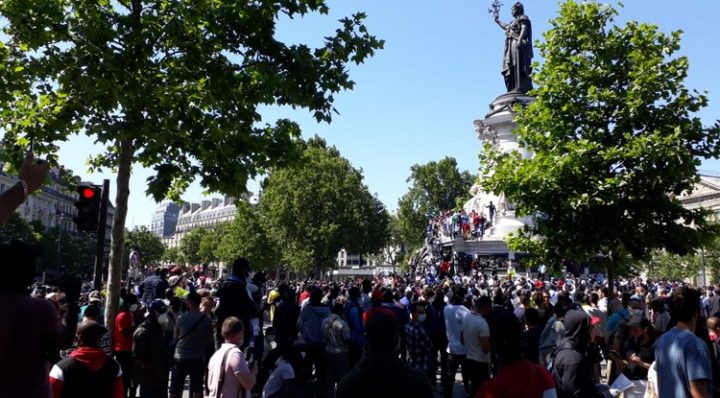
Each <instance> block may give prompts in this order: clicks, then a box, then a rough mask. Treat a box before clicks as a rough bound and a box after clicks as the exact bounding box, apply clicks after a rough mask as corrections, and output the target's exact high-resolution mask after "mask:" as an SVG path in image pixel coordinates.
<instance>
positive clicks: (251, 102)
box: [0, 0, 383, 200]
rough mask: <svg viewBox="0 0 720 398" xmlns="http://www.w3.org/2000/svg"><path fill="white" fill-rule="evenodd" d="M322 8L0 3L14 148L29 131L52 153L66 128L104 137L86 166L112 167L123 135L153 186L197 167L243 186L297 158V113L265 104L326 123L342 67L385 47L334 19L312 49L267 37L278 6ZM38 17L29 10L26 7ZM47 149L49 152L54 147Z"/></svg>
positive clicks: (165, 186) (213, 182)
mask: <svg viewBox="0 0 720 398" xmlns="http://www.w3.org/2000/svg"><path fill="white" fill-rule="evenodd" d="M315 12H317V13H321V14H327V12H328V7H327V5H326V4H325V2H324V1H317V0H291V1H265V2H250V3H248V2H236V1H224V2H222V1H221V2H219V1H215V0H197V1H192V2H178V1H170V0H158V1H142V0H128V1H118V2H111V1H100V2H67V1H63V0H51V1H42V2H26V1H20V0H8V1H3V2H2V3H0V15H2V17H3V19H4V20H5V23H4V24H3V35H2V40H1V41H0V60H2V63H1V65H2V66H1V67H0V80H2V81H3V93H2V94H0V114H1V115H2V118H0V120H2V128H3V130H4V132H5V136H4V138H3V142H4V144H5V147H6V149H7V150H8V155H9V157H10V158H11V159H13V160H14V161H15V163H18V164H19V162H20V160H21V157H22V152H23V150H24V149H25V148H26V147H27V144H28V142H29V138H30V137H34V138H35V143H36V144H35V148H36V150H37V151H39V152H41V153H54V152H55V151H56V149H57V146H56V145H57V142H58V141H65V140H67V138H68V136H69V135H71V134H87V135H91V136H94V137H95V138H96V139H97V142H98V143H100V144H102V145H105V146H106V147H107V150H106V152H104V153H101V154H98V155H96V156H94V157H93V158H92V159H91V161H90V164H91V168H92V169H98V168H102V167H106V168H115V167H117V166H118V164H117V162H118V161H119V160H120V159H119V149H120V146H119V143H120V142H121V141H125V142H131V147H132V151H131V152H132V157H131V161H132V162H133V163H134V162H138V163H140V164H142V165H143V166H146V167H151V168H153V169H154V170H155V172H156V174H155V175H154V176H152V177H151V178H150V179H149V181H148V189H147V192H148V194H150V195H152V196H153V197H154V198H155V199H156V200H161V199H163V198H165V197H166V196H169V197H171V198H175V199H177V198H178V197H179V195H180V194H181V193H182V191H183V190H184V189H185V188H186V187H187V186H188V184H189V183H190V181H192V180H193V179H194V177H195V176H197V175H199V176H200V179H201V181H200V182H201V184H202V185H203V186H204V187H207V188H208V189H209V190H210V191H220V192H225V193H228V194H235V195H236V196H239V195H240V194H242V193H244V191H245V185H246V181H247V179H248V177H249V176H250V177H253V176H256V175H258V174H259V173H262V172H264V171H265V170H267V169H268V168H269V167H272V166H275V165H278V164H283V163H286V162H287V160H291V159H292V158H293V156H292V155H293V154H294V153H295V149H296V147H295V145H294V144H295V143H296V142H297V140H298V139H299V136H300V131H299V128H298V126H297V124H296V123H293V122H291V121H289V120H278V121H277V122H275V123H274V124H273V125H271V124H262V123H261V122H262V118H261V115H260V114H259V113H258V109H257V107H258V106H259V105H267V104H280V105H290V106H293V107H301V108H305V109H308V110H309V111H310V112H311V113H312V114H313V115H314V116H315V118H316V119H317V120H319V121H330V120H331V117H332V114H333V112H334V111H335V109H334V107H333V103H334V96H333V94H334V93H337V92H339V91H341V90H346V89H351V88H353V86H354V82H353V81H352V80H351V79H350V77H349V74H348V68H347V65H348V64H350V63H355V64H359V63H362V62H363V61H364V60H365V59H367V58H368V57H370V56H372V55H373V54H374V52H375V51H376V50H378V49H380V48H382V46H383V42H382V41H381V40H378V39H377V38H376V37H374V36H372V35H370V34H369V33H368V31H367V29H366V28H365V26H364V25H363V20H364V18H365V15H364V14H363V13H357V14H355V15H353V16H351V17H348V18H342V19H341V20H340V21H339V22H340V27H339V28H338V29H337V31H336V32H334V34H331V35H329V36H327V37H326V38H325V42H324V44H323V45H321V46H320V47H318V48H314V49H313V48H309V47H308V46H306V45H302V44H285V43H283V42H281V41H278V40H277V39H276V38H275V33H276V29H275V25H276V23H277V20H278V17H279V16H280V15H286V16H289V17H291V18H294V17H303V16H305V15H307V14H309V13H315ZM29 16H32V17H29ZM52 159H53V161H55V159H54V158H52Z"/></svg>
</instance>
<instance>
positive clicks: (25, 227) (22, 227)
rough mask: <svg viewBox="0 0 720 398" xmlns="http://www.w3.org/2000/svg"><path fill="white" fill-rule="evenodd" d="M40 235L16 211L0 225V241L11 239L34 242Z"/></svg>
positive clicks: (5, 241) (4, 241)
mask: <svg viewBox="0 0 720 398" xmlns="http://www.w3.org/2000/svg"><path fill="white" fill-rule="evenodd" d="M40 237H41V235H40V234H39V233H38V232H37V231H35V230H34V229H33V227H32V226H31V225H30V224H28V222H27V221H25V220H24V219H23V218H22V217H20V215H18V214H17V213H15V214H13V215H12V216H10V218H9V219H8V221H7V222H6V223H5V224H2V225H0V243H8V242H10V241H13V240H21V241H23V242H29V243H36V242H37V241H38V240H40Z"/></svg>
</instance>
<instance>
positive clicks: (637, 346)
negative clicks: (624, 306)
mask: <svg viewBox="0 0 720 398" xmlns="http://www.w3.org/2000/svg"><path fill="white" fill-rule="evenodd" d="M627 327H628V333H629V335H630V336H631V337H630V338H629V339H628V340H627V341H626V342H625V344H624V346H623V356H622V358H620V360H619V361H618V362H619V363H620V364H621V366H620V371H622V372H623V374H624V375H625V376H626V377H627V378H628V379H629V380H630V381H631V382H632V384H633V386H632V387H631V388H630V389H629V390H626V391H624V392H623V394H624V395H623V398H643V397H644V395H645V390H646V389H647V380H648V369H650V365H652V363H653V362H654V361H655V333H654V329H653V328H652V325H651V324H650V321H649V320H647V319H646V318H645V317H643V316H642V315H640V314H636V315H633V317H632V318H631V319H630V320H629V321H628V323H627Z"/></svg>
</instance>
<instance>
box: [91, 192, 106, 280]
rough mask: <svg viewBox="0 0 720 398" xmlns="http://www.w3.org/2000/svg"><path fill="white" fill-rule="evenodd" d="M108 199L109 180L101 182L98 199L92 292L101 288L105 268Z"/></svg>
mask: <svg viewBox="0 0 720 398" xmlns="http://www.w3.org/2000/svg"><path fill="white" fill-rule="evenodd" d="M109 198H110V180H103V190H102V198H101V199H100V220H98V229H97V234H95V236H96V238H97V246H96V248H95V270H94V274H95V275H94V277H93V290H100V287H102V274H103V270H104V269H105V267H104V266H103V265H104V264H105V230H106V226H107V209H108V200H109Z"/></svg>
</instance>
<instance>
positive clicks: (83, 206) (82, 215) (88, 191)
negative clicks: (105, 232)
mask: <svg viewBox="0 0 720 398" xmlns="http://www.w3.org/2000/svg"><path fill="white" fill-rule="evenodd" d="M77 193H78V194H79V198H78V200H77V201H76V202H75V207H77V210H78V211H77V217H75V218H74V219H73V221H75V225H76V226H77V230H78V231H84V232H97V228H98V218H99V217H98V215H99V214H100V197H101V196H102V187H100V186H98V185H92V184H80V185H78V186H77Z"/></svg>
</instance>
